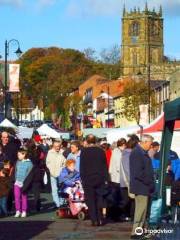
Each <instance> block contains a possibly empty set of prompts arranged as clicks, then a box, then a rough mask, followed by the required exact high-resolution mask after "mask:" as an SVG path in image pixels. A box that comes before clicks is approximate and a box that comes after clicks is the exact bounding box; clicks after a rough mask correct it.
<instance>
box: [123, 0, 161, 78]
mask: <svg viewBox="0 0 180 240" xmlns="http://www.w3.org/2000/svg"><path fill="white" fill-rule="evenodd" d="M163 56H164V44H163V18H162V7H161V6H160V9H159V11H158V12H156V11H155V9H153V10H152V11H150V10H149V9H148V6H147V3H146V5H145V8H144V10H143V11H140V9H139V8H138V9H136V8H134V9H133V10H131V11H130V12H128V11H126V9H125V6H124V10H123V17H122V45H121V64H122V75H123V76H130V75H131V76H132V75H137V74H147V68H148V66H149V64H150V65H151V64H153V65H156V64H157V65H158V64H162V63H163Z"/></svg>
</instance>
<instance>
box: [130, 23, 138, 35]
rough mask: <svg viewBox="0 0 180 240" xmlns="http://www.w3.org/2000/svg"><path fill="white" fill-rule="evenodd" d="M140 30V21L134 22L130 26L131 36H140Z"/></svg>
mask: <svg viewBox="0 0 180 240" xmlns="http://www.w3.org/2000/svg"><path fill="white" fill-rule="evenodd" d="M139 31H140V24H139V23H138V22H133V23H132V24H131V25H130V28H129V35H130V36H138V35H139Z"/></svg>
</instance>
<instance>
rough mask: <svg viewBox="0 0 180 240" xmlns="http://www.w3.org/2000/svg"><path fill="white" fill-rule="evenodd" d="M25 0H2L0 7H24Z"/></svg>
mask: <svg viewBox="0 0 180 240" xmlns="http://www.w3.org/2000/svg"><path fill="white" fill-rule="evenodd" d="M23 2H24V0H0V5H12V6H16V7H20V6H22V4H23Z"/></svg>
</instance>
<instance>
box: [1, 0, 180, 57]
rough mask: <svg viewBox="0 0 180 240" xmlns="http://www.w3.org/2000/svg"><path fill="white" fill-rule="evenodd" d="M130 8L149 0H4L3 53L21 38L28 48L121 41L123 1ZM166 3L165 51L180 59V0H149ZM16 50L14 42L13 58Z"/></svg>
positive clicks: (105, 44) (153, 3)
mask: <svg viewBox="0 0 180 240" xmlns="http://www.w3.org/2000/svg"><path fill="white" fill-rule="evenodd" d="M124 2H125V4H126V7H127V9H129V10H130V8H134V6H140V7H141V9H142V6H144V5H145V0H0V16H1V18H0V19H1V20H0V54H1V55H2V56H3V57H4V42H5V40H6V39H7V40H10V39H12V38H15V39H18V40H19V42H20V45H21V48H22V50H23V51H24V52H25V51H27V50H28V49H29V48H32V47H49V46H57V47H63V48H75V49H79V50H83V49H85V48H88V47H92V48H94V49H96V50H97V51H100V50H101V49H102V48H109V47H111V46H112V45H114V44H119V45H120V43H121V16H122V7H123V4H124ZM147 2H148V5H149V7H150V8H151V9H152V8H153V6H154V7H155V8H156V9H159V6H160V4H162V6H163V16H164V28H165V31H164V45H165V55H168V56H170V57H174V58H177V59H180V44H179V41H180V30H179V25H180V0H172V1H170V0H149V1H147ZM13 50H16V47H15V46H12V45H11V46H10V52H11V55H10V57H11V58H14V55H13V54H12V52H13Z"/></svg>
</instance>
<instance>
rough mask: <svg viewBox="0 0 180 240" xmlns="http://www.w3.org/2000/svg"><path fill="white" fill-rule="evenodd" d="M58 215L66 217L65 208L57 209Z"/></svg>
mask: <svg viewBox="0 0 180 240" xmlns="http://www.w3.org/2000/svg"><path fill="white" fill-rule="evenodd" d="M56 216H57V217H59V218H64V217H65V216H66V213H65V210H64V209H59V210H57V211H56Z"/></svg>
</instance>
